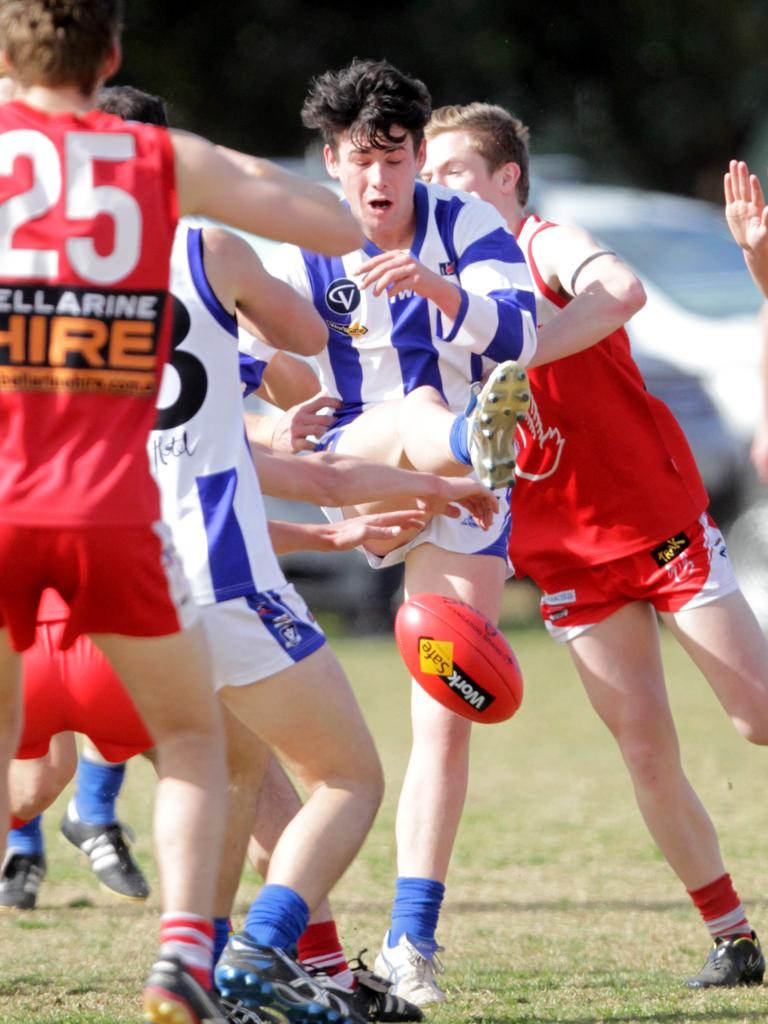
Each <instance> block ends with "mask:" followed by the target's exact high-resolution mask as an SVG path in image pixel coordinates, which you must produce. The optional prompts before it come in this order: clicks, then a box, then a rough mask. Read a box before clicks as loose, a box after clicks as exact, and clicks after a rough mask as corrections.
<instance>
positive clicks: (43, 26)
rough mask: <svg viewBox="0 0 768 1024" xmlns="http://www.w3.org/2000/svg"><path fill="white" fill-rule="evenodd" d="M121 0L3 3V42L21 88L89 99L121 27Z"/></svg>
mask: <svg viewBox="0 0 768 1024" xmlns="http://www.w3.org/2000/svg"><path fill="white" fill-rule="evenodd" d="M121 18H122V0H0V39H2V42H3V46H4V48H5V50H6V52H7V54H8V60H9V62H10V64H11V65H12V66H13V69H14V75H15V77H16V78H17V79H18V81H19V82H20V83H21V85H23V86H27V87H28V86H31V85H43V86H48V87H51V88H56V87H60V86H75V87H76V88H77V89H78V90H79V91H80V92H81V93H82V94H83V95H85V96H89V95H90V94H91V93H92V92H93V90H94V89H95V87H96V85H97V84H98V81H99V76H100V74H101V72H102V70H103V68H104V64H105V62H106V61H107V59H108V58H109V55H110V54H111V52H112V48H113V47H114V45H115V42H116V41H117V37H118V35H119V32H120V28H121Z"/></svg>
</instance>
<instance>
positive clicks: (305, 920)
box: [243, 885, 309, 949]
mask: <svg viewBox="0 0 768 1024" xmlns="http://www.w3.org/2000/svg"><path fill="white" fill-rule="evenodd" d="M308 924H309V907H308V906H307V904H306V903H305V902H304V900H303V899H302V898H301V896H299V894H298V893H297V892H294V890H293V889H289V888H288V886H287V885H265V886H264V887H263V889H262V890H261V892H260V893H259V895H258V896H257V897H256V899H255V900H254V901H253V903H252V904H251V909H250V910H249V911H248V916H247V917H246V919H245V928H244V929H243V931H244V932H245V934H246V936H247V937H248V938H249V939H251V941H252V942H258V943H259V945H261V946H277V948H278V949H291V947H293V946H295V945H296V943H297V942H298V941H299V936H300V935H301V934H302V933H303V932H304V931H305V929H306V927H307V925H308Z"/></svg>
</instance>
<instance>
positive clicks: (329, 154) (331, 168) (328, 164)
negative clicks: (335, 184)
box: [323, 144, 339, 181]
mask: <svg viewBox="0 0 768 1024" xmlns="http://www.w3.org/2000/svg"><path fill="white" fill-rule="evenodd" d="M323 160H325V169H326V171H328V173H329V174H330V176H331V177H332V178H335V179H336V181H338V180H339V162H338V160H337V159H336V154H335V153H334V151H333V147H332V146H329V145H327V144H326V145H325V146H323Z"/></svg>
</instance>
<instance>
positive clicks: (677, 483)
mask: <svg viewBox="0 0 768 1024" xmlns="http://www.w3.org/2000/svg"><path fill="white" fill-rule="evenodd" d="M553 226H554V225H552V224H550V223H548V222H543V221H541V220H539V218H537V217H528V218H526V219H525V220H524V221H523V223H522V225H521V226H520V230H519V232H518V242H519V244H520V247H521V249H522V250H523V253H524V254H525V258H526V261H527V263H528V266H529V268H530V271H531V276H532V277H533V282H534V287H535V289H536V295H537V300H536V306H537V315H538V322H539V325H540V326H541V325H543V324H545V323H547V322H548V321H549V320H551V319H552V317H553V316H555V315H556V314H557V313H558V311H559V310H561V309H562V308H563V307H564V306H566V305H567V304H568V302H569V301H570V298H569V296H567V295H564V294H558V293H555V292H553V291H552V289H550V288H549V287H548V286H547V284H546V282H545V281H544V280H543V278H542V276H541V274H540V273H539V270H538V268H537V266H536V261H535V260H534V258H533V256H532V255H531V242H532V240H533V238H534V236H535V235H536V234H537V233H538V232H539V231H543V230H546V229H547V228H551V227H553ZM529 372H530V380H531V391H532V395H533V402H532V404H531V409H530V411H529V413H528V414H527V416H526V418H525V422H524V423H523V424H522V425H521V426H520V427H519V428H518V433H517V438H516V440H517V443H518V447H519V453H518V463H517V471H516V476H517V486H516V487H515V492H514V499H513V520H512V536H511V540H510V548H509V551H510V557H511V559H512V562H513V564H514V566H515V570H516V572H517V575H519V576H523V575H529V576H531V577H532V578H533V579H534V580H537V579H543V578H545V577H547V576H550V575H552V574H553V573H556V572H559V571H561V570H563V569H568V568H573V567H584V566H590V565H599V564H603V563H605V562H610V561H613V560H614V559H617V558H622V557H624V556H625V555H629V554H633V553H634V552H636V551H641V550H643V549H644V548H648V549H650V548H653V547H654V546H655V545H657V544H658V543H659V542H660V541H662V540H663V539H664V538H666V537H670V536H672V535H673V534H674V533H675V532H676V531H677V530H680V529H682V528H683V527H684V526H685V525H686V524H688V523H691V522H693V521H694V520H696V519H697V518H698V517H699V516H700V515H701V513H702V512H703V511H704V509H705V508H706V507H707V504H708V497H707V493H706V490H705V488H704V484H703V482H702V480H701V476H700V474H699V471H698V468H697V466H696V462H695V460H694V458H693V454H692V452H691V449H690V446H689V445H688V442H687V440H686V439H685V435H684V434H683V432H682V430H681V429H680V427H679V425H678V423H677V421H676V420H675V418H674V416H673V415H672V413H671V412H670V410H669V409H668V408H667V406H666V405H665V404H664V403H663V402H661V401H659V399H657V398H654V397H653V395H651V394H649V393H648V391H646V388H645V384H644V382H643V378H642V376H641V374H640V371H639V370H638V368H637V366H636V364H635V362H634V360H633V359H632V354H631V351H630V346H629V339H628V338H627V333H626V331H625V330H624V329H623V328H621V329H620V330H617V331H614V332H613V333H612V334H610V335H609V336H608V337H607V338H604V339H603V340H602V341H600V342H598V344H596V345H593V346H592V347H591V348H588V349H586V350H585V351H584V352H580V353H578V354H577V355H573V356H569V357H567V358H566V359H559V360H556V361H555V362H553V363H549V364H547V365H545V366H541V367H537V368H535V369H533V370H531V371H529Z"/></svg>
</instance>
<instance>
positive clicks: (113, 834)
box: [61, 800, 149, 902]
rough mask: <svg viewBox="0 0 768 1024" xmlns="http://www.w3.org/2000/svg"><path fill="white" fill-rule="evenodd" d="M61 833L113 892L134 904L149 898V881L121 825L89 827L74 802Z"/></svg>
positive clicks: (70, 804)
mask: <svg viewBox="0 0 768 1024" xmlns="http://www.w3.org/2000/svg"><path fill="white" fill-rule="evenodd" d="M61 834H62V835H63V836H64V838H65V839H68V840H69V842H70V843H72V845H73V846H76V847H77V848H78V850H82V851H83V853H84V854H85V855H86V857H88V859H89V860H90V862H91V867H92V868H93V871H94V874H95V875H96V877H97V878H98V880H99V881H100V882H101V884H102V885H103V886H104V887H105V888H106V889H109V891H110V892H111V893H114V894H115V895H116V896H119V897H120V898H121V899H124V900H131V901H132V902H139V901H141V900H145V899H146V898H147V896H149V886H148V885H147V880H146V878H145V877H144V875H143V874H142V873H141V868H140V867H139V865H138V864H137V863H136V861H135V860H134V859H133V857H132V856H131V854H130V851H129V849H128V842H127V841H126V832H125V830H124V829H123V826H122V825H121V824H120V822H118V821H115V822H112V824H111V825H88V824H87V823H86V822H84V821H81V820H80V818H79V817H78V815H77V811H76V810H75V803H74V801H73V800H71V801H70V803H69V806H68V807H67V813H66V814H65V815H64V820H63V821H62V823H61Z"/></svg>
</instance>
